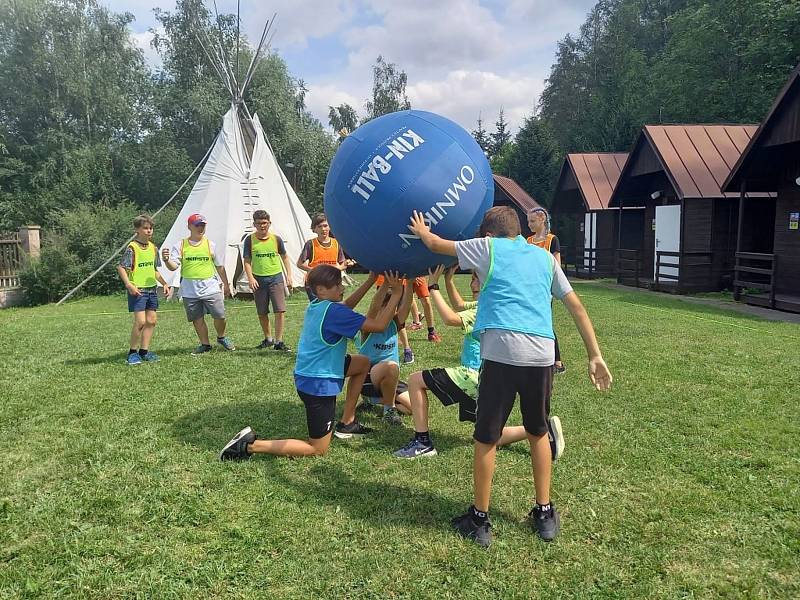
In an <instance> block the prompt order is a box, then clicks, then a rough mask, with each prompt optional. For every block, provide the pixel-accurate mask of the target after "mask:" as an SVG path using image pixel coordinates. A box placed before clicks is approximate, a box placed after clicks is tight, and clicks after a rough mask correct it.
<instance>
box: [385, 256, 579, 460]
mask: <svg viewBox="0 0 800 600" xmlns="http://www.w3.org/2000/svg"><path fill="white" fill-rule="evenodd" d="M455 269H456V267H451V268H449V269H447V270H446V271H444V267H443V266H441V265H440V266H439V267H437V268H436V270H434V271H432V272H431V274H430V275H429V277H428V289H430V291H431V298H432V299H433V303H434V304H435V305H436V310H437V311H439V316H441V317H442V320H443V321H444V323H445V325H450V326H451V327H460V328H461V329H462V330H463V331H464V342H463V344H462V347H461V364H460V365H459V366H457V367H450V368H446V369H442V368H437V369H429V370H424V371H417V372H415V373H412V374H411V376H410V377H409V380H408V383H409V401H410V403H411V414H412V416H413V419H414V437H413V438H412V439H411V441H410V442H408V444H406V445H405V446H403V447H402V448H400V449H399V450H397V451H396V452H395V453H394V455H395V456H396V457H397V458H404V459H415V458H418V457H430V456H436V454H437V452H436V448H434V446H433V440H432V439H431V436H430V433H429V431H428V395H427V393H426V392H427V391H428V390H430V391H431V392H432V393H433V395H434V396H436V397H437V398H438V399H439V400H440V401H441V402H442V405H444V406H450V405H452V404H458V418H459V420H460V421H471V422H472V423H474V422H475V412H476V404H475V399H476V398H477V397H478V375H479V370H480V366H481V357H480V342H479V340H478V338H476V337H475V336H474V335H473V325H474V323H475V317H476V315H477V313H478V302H464V299H463V298H462V297H461V294H459V293H458V290H457V289H456V286H455V283H454V281H453V275H454V273H455ZM443 271H444V281H445V287H446V288H447V295H448V296H449V297H450V303H451V304H452V306H453V307H452V308H450V306H448V304H447V303H446V302H445V300H444V298H443V297H442V294H441V292H440V291H439V277H440V276H441V274H442V272H443ZM469 286H470V290H471V291H472V297H473V298H475V299H476V300H477V298H478V295H479V294H480V283H479V282H478V278H477V277H476V276H475V273H473V274H472V279H471V280H470V283H469ZM547 429H548V438H549V441H550V451H551V455H552V460H553V462H555V461H557V460H558V459H559V458H560V457H561V454H563V452H564V435H563V433H562V431H561V420H560V419H559V418H558V417H556V416H551V417H549V418H548V420H547ZM524 439H525V428H524V427H523V426H521V425H518V426H516V427H503V434H502V436H501V438H500V440H499V441H498V442H497V445H498V446H505V445H507V444H512V443H514V442H518V441H520V440H524Z"/></svg>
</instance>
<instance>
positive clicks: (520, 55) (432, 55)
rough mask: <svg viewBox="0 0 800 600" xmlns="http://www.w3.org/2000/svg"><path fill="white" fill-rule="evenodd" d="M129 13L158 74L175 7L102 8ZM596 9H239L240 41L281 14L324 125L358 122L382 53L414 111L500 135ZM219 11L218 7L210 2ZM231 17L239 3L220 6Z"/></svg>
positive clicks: (246, 1)
mask: <svg viewBox="0 0 800 600" xmlns="http://www.w3.org/2000/svg"><path fill="white" fill-rule="evenodd" d="M100 2H101V3H102V4H106V5H107V6H108V7H109V8H110V9H112V10H113V11H114V12H129V13H132V14H133V15H134V17H135V19H136V20H135V21H134V22H133V23H132V24H131V30H132V35H133V37H134V40H135V42H136V43H137V44H138V45H139V47H141V48H142V50H143V51H144V54H145V57H146V59H147V60H148V62H150V63H151V64H152V65H154V66H157V65H158V64H159V61H158V56H157V54H156V53H155V51H154V50H153V49H152V48H151V47H150V40H151V39H152V33H151V32H150V30H151V29H152V28H154V27H156V26H157V21H156V19H155V17H154V15H153V8H156V7H158V8H161V9H164V10H172V9H174V7H175V1H174V0H100ZM595 2H596V0H548V1H543V0H505V1H503V0H403V1H400V2H398V1H396V0H367V1H362V0H270V1H265V0H262V1H257V0H240V4H241V21H242V32H243V33H244V34H245V35H246V36H247V37H248V39H250V40H251V41H253V42H255V41H256V40H258V38H259V37H260V33H261V29H262V28H263V26H264V23H265V22H266V20H267V19H268V18H269V17H271V16H272V14H273V13H277V18H276V20H275V28H274V31H275V34H274V38H273V41H272V49H273V50H275V51H277V52H278V53H279V54H280V55H281V56H282V57H283V58H284V60H285V61H286V63H287V65H288V67H289V70H290V72H291V74H292V75H293V76H294V77H296V78H300V79H303V80H304V81H305V84H306V87H307V88H308V90H309V92H308V94H307V96H306V104H307V108H308V110H309V111H310V112H311V113H312V114H313V115H314V116H315V117H317V118H318V119H319V120H320V121H321V122H322V123H323V124H325V125H328V107H329V106H330V105H334V106H335V105H339V104H341V103H343V102H347V103H348V104H350V105H352V106H353V107H354V108H355V109H356V111H357V112H358V113H359V115H361V114H363V113H364V102H365V100H366V99H367V98H368V97H370V95H371V90H372V65H373V64H374V62H375V59H376V58H377V56H378V55H379V54H381V55H383V57H384V58H385V59H386V60H387V61H389V62H393V63H395V64H397V66H398V67H400V68H401V69H403V70H404V71H405V72H406V74H407V75H408V86H407V88H406V92H407V95H408V98H409V100H410V101H411V105H412V107H413V108H419V109H423V110H429V111H432V112H436V113H439V114H441V115H443V116H445V117H448V118H450V119H452V120H454V121H456V122H457V123H459V124H461V125H462V126H463V127H465V128H466V129H468V130H472V129H474V128H475V125H476V122H477V119H478V116H479V115H480V116H481V117H482V119H483V122H484V127H485V128H486V129H488V130H489V131H493V130H494V123H495V121H496V120H497V116H498V112H499V110H500V108H501V107H502V108H503V110H504V114H505V117H506V120H507V121H508V122H509V125H510V126H511V129H512V131H516V130H517V128H518V127H519V126H520V125H521V124H522V123H523V121H524V119H525V117H526V116H528V115H530V114H531V113H532V111H533V108H534V106H535V104H536V101H537V99H538V97H539V94H540V93H541V91H542V88H543V87H544V82H545V79H546V77H547V76H548V74H549V72H550V66H551V65H552V63H553V61H554V59H555V51H556V43H557V41H558V40H560V39H562V38H563V37H564V36H565V35H566V34H568V33H575V32H577V31H578V29H579V28H580V25H581V24H582V23H583V21H584V19H585V17H586V14H587V13H588V11H589V10H590V9H591V7H592V6H593V5H594V4H595ZM206 6H208V7H209V8H210V9H212V10H213V6H214V4H213V2H212V1H209V2H207V3H206ZM217 8H218V10H219V12H220V13H235V12H236V1H235V0H217Z"/></svg>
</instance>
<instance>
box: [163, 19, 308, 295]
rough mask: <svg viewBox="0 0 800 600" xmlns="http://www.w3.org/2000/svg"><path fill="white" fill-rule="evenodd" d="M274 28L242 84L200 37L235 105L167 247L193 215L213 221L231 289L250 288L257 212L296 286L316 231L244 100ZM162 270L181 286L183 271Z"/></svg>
mask: <svg viewBox="0 0 800 600" xmlns="http://www.w3.org/2000/svg"><path fill="white" fill-rule="evenodd" d="M269 28H270V23H269V22H268V23H267V25H266V26H265V27H264V33H263V34H262V36H261V43H260V44H259V46H258V49H257V51H256V53H255V55H254V56H253V60H252V62H251V63H250V67H249V68H248V71H247V74H246V75H245V77H244V79H243V83H242V84H241V86H240V85H239V84H238V82H237V80H236V76H235V74H234V71H233V69H232V68H231V65H230V64H229V63H228V62H227V60H225V59H224V58H223V57H224V53H223V51H222V48H221V47H219V48H214V46H213V43H212V41H211V40H210V39H209V38H208V37H206V38H205V42H206V43H205V44H204V42H203V40H201V39H199V38H198V41H199V42H200V44H201V46H203V49H204V50H205V52H206V55H207V57H208V59H209V61H210V62H211V64H212V66H213V67H214V69H215V70H216V71H217V73H218V74H219V76H220V78H221V79H222V81H223V83H224V84H225V86H226V88H227V89H228V91H229V92H230V94H231V107H230V109H229V110H228V112H227V113H225V117H224V118H223V120H222V130H221V131H220V132H219V135H218V136H217V138H216V141H215V142H214V146H213V148H212V150H211V152H210V154H209V156H208V159H207V161H206V163H205V165H204V166H203V170H202V171H201V172H200V175H199V176H198V178H197V181H196V182H195V184H194V187H193V188H192V191H191V192H190V193H189V197H188V198H186V202H185V203H184V205H183V208H182V209H181V211H180V214H179V215H178V218H177V219H176V220H175V223H173V224H172V228H171V229H170V231H169V234H167V237H166V239H165V240H164V245H163V246H162V248H164V247H166V248H170V249H171V248H172V247H173V246H174V245H175V244H176V243H178V242H179V241H180V240H181V239H183V238H185V237H188V235H189V230H188V227H187V219H188V217H189V215H192V214H194V213H199V214H201V215H203V216H204V217H205V218H206V219H207V220H208V225H207V226H206V237H208V238H209V239H210V240H211V241H213V242H214V244H215V245H216V251H217V253H218V254H219V253H224V256H225V271H226V272H227V275H228V279H229V281H228V283H229V284H230V285H231V288H232V289H237V290H238V291H244V292H249V291H250V289H249V286H248V284H247V279H246V278H245V277H244V276H243V273H242V266H241V252H242V244H243V241H244V239H245V237H246V236H247V235H248V234H249V233H252V232H253V212H255V211H256V210H259V209H262V210H265V211H267V212H268V213H269V215H270V220H271V221H272V225H271V227H270V231H271V232H272V233H276V234H278V235H279V236H280V237H281V238H282V239H283V241H284V243H285V245H286V252H287V254H288V255H289V259H290V261H291V264H292V265H293V268H292V284H293V285H294V286H296V287H299V286H302V285H303V281H304V279H303V275H304V273H303V272H302V271H301V270H300V269H298V268H296V267H294V264H295V263H296V262H297V258H298V257H299V256H300V252H301V251H302V249H303V245H304V244H305V242H306V240H308V239H310V238H311V237H313V235H314V234H313V232H312V231H311V219H310V218H309V216H308V213H307V212H306V210H305V208H304V207H303V205H302V204H301V203H300V200H299V199H298V198H297V194H296V193H295V191H294V190H293V189H292V186H291V185H290V184H289V181H288V180H287V179H286V176H285V175H284V173H283V171H282V170H281V168H280V166H279V165H278V162H277V160H275V155H274V154H273V152H272V148H271V147H270V145H269V142H268V141H267V138H266V136H265V135H264V130H263V129H262V127H261V122H260V121H259V119H258V115H256V114H253V115H252V116H251V115H250V111H249V110H248V109H247V106H246V105H245V104H244V100H243V99H242V98H243V96H244V90H245V88H246V86H247V85H248V84H249V82H250V80H251V79H252V76H253V72H254V71H255V67H256V64H257V62H258V57H259V55H260V52H261V48H262V47H263V45H264V42H265V40H266V37H267V32H268V31H269ZM209 48H210V51H209ZM160 271H161V274H162V275H163V276H164V279H165V280H166V281H167V282H168V283H169V284H170V285H171V286H172V287H177V286H178V285H179V282H180V270H178V271H169V270H167V269H166V268H164V267H162V268H161V269H160ZM237 275H239V277H238V278H237ZM237 279H238V281H237Z"/></svg>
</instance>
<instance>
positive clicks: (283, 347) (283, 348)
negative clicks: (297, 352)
mask: <svg viewBox="0 0 800 600" xmlns="http://www.w3.org/2000/svg"><path fill="white" fill-rule="evenodd" d="M272 349H273V350H279V351H280V352H291V349H290V348H289V346H287V345H286V344H284V343H283V342H275V345H274V346H273V347H272Z"/></svg>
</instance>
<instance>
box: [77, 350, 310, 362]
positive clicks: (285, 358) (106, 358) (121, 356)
mask: <svg viewBox="0 0 800 600" xmlns="http://www.w3.org/2000/svg"><path fill="white" fill-rule="evenodd" d="M195 348H196V346H186V347H183V346H181V347H179V348H163V349H155V350H154V352H155V353H156V354H158V357H159V358H160V359H164V358H167V357H173V356H191V357H192V358H195V359H197V360H205V359H207V358H210V357H212V356H214V355H215V354H227V351H226V350H223V349H221V348H216V347H213V349H212V350H211V352H207V353H205V354H202V355H198V356H193V355H192V350H194V349H195ZM233 354H235V356H237V357H241V358H243V359H259V360H269V361H270V362H271V363H278V364H280V365H283V364H287V365H288V364H291V365H292V366H294V362H295V358H296V357H295V355H294V353H292V352H278V351H277V350H258V349H256V348H237V349H236V350H235V351H234V353H233ZM127 357H128V353H127V351H122V352H114V353H113V354H103V355H97V356H84V357H83V358H70V359H68V360H65V361H64V364H65V365H69V366H87V365H118V364H120V363H125V359H126V358H127Z"/></svg>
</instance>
